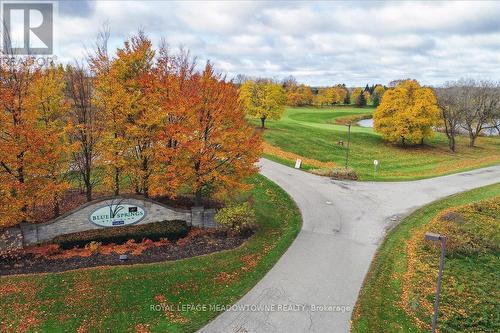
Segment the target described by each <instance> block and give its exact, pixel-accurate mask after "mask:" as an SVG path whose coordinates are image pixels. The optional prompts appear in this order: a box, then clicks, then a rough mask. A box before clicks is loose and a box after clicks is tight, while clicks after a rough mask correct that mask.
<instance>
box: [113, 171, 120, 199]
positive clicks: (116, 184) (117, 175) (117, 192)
mask: <svg viewBox="0 0 500 333" xmlns="http://www.w3.org/2000/svg"><path fill="white" fill-rule="evenodd" d="M114 187H115V195H120V170H118V168H117V167H115V181H114Z"/></svg>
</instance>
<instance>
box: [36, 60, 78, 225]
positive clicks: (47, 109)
mask: <svg viewBox="0 0 500 333" xmlns="http://www.w3.org/2000/svg"><path fill="white" fill-rule="evenodd" d="M30 90H31V91H30V96H31V98H30V99H29V101H28V103H27V105H28V108H29V110H30V112H32V113H33V114H36V117H37V119H36V128H34V129H33V130H34V131H33V136H34V137H38V140H40V141H42V142H43V143H42V144H40V145H39V147H38V150H37V152H36V154H34V156H36V159H33V160H31V163H30V167H31V169H32V170H33V171H34V172H36V178H37V182H38V183H39V186H40V190H39V191H38V192H37V193H36V194H33V195H32V197H33V198H36V203H37V204H38V205H44V204H45V205H47V204H52V205H53V207H54V216H59V214H60V208H59V207H60V201H61V199H62V197H63V194H64V192H65V191H66V190H67V189H69V188H70V185H69V183H68V181H67V179H66V176H67V173H68V170H69V165H70V164H69V161H70V158H69V157H70V155H71V151H72V147H70V146H69V145H68V141H67V132H68V126H67V123H68V121H67V120H68V115H67V112H68V104H67V102H66V98H65V95H64V90H65V81H64V70H63V68H62V67H54V66H52V67H49V68H44V69H42V70H41V71H40V72H38V73H37V75H36V76H35V79H34V81H33V82H32V84H31V88H30Z"/></svg>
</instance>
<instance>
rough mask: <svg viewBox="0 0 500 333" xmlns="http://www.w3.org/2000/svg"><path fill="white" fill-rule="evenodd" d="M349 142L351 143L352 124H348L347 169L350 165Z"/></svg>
mask: <svg viewBox="0 0 500 333" xmlns="http://www.w3.org/2000/svg"><path fill="white" fill-rule="evenodd" d="M349 141H351V123H349V124H347V150H346V154H345V168H346V170H347V166H348V165H349Z"/></svg>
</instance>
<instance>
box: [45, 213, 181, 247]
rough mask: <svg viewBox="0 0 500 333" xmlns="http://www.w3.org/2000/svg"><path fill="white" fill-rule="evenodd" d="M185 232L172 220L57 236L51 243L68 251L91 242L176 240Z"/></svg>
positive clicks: (118, 242)
mask: <svg viewBox="0 0 500 333" xmlns="http://www.w3.org/2000/svg"><path fill="white" fill-rule="evenodd" d="M187 232H188V226H187V224H186V222H185V221H179V220H173V221H161V222H155V223H148V224H140V225H133V226H124V227H113V228H105V229H96V230H88V231H82V232H76V233H72V234H67V235H61V236H58V237H56V238H54V239H53V240H52V242H54V243H57V244H59V245H60V246H61V248H63V249H70V248H73V247H75V246H80V247H81V246H85V245H87V244H88V243H90V242H92V241H95V242H100V243H101V244H110V243H115V244H123V243H125V242H127V241H128V240H130V239H133V240H135V241H138V242H140V241H142V240H143V239H145V238H147V239H151V240H154V241H156V240H160V239H161V238H167V239H169V240H177V239H179V238H181V237H184V236H186V235H187Z"/></svg>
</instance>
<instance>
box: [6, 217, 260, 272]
mask: <svg viewBox="0 0 500 333" xmlns="http://www.w3.org/2000/svg"><path fill="white" fill-rule="evenodd" d="M168 222H172V221H168ZM174 224H175V221H174ZM152 225H154V224H152ZM145 226H147V227H149V226H151V225H144V226H142V225H141V226H137V227H145ZM137 227H135V229H137ZM153 227H154V228H149V229H153V230H161V229H165V228H161V226H153ZM125 228H127V227H123V229H125ZM133 228H134V227H129V230H131V231H132V229H133ZM116 229H121V228H115V229H114V230H112V231H115V230H116ZM143 229H144V228H143ZM172 229H173V228H170V229H169V230H172ZM176 229H179V230H177V231H179V233H177V234H175V235H174V234H173V233H172V236H181V235H182V236H183V237H181V238H177V237H174V240H169V239H168V238H167V237H165V238H158V240H157V241H153V240H151V239H150V238H146V239H144V240H142V241H135V240H134V237H137V235H139V234H140V233H137V234H136V235H135V236H131V238H130V240H125V238H121V237H124V236H123V235H125V234H126V233H122V234H121V235H120V236H117V237H115V238H110V236H105V237H104V235H106V234H103V235H99V234H98V233H97V232H92V233H87V234H88V235H94V237H93V239H95V240H92V241H91V240H90V238H89V239H86V236H87V235H85V233H81V234H82V235H78V236H79V237H78V238H77V237H76V236H77V235H65V236H66V237H60V239H55V241H56V242H58V241H59V244H57V243H52V244H44V245H41V246H32V247H28V248H25V249H22V250H18V251H15V252H10V253H9V255H8V256H4V257H2V255H1V254H0V275H10V274H26V273H42V272H62V271H67V270H72V269H78V268H87V267H95V266H114V265H130V264H139V263H153V262H160V261H167V260H177V259H184V258H189V257H194V256H199V255H204V254H208V253H213V252H217V251H221V250H228V249H232V248H235V247H238V246H239V245H241V244H242V243H243V242H244V241H245V240H246V239H247V238H248V237H250V235H251V234H250V233H246V234H232V233H228V232H226V231H224V230H203V229H197V228H192V229H191V230H189V232H187V228H186V229H182V228H180V227H179V226H177V227H176ZM105 230H106V231H107V229H105ZM183 230H185V233H184V232H183ZM99 231H101V230H99ZM115 234H116V232H115ZM150 235H153V234H152V233H151V234H150ZM165 236H167V235H165ZM99 237H100V238H99ZM155 238H156V237H155ZM175 238H177V239H175ZM77 239H78V240H77ZM85 239H86V240H85ZM109 239H114V240H119V239H122V240H124V241H122V242H121V244H115V243H109V242H103V240H109ZM83 240H85V241H83ZM99 240H100V241H99ZM81 242H86V243H85V245H84V246H80V247H74V248H69V249H64V248H63V247H64V246H61V244H63V245H66V246H67V245H69V244H72V245H75V246H76V245H79V244H81ZM103 243H108V244H105V245H103ZM123 254H126V255H127V260H120V259H119V257H120V255H123Z"/></svg>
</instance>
